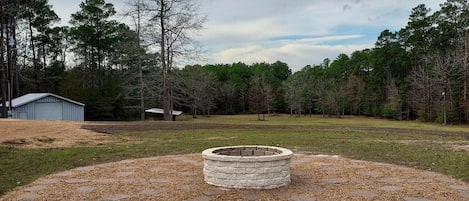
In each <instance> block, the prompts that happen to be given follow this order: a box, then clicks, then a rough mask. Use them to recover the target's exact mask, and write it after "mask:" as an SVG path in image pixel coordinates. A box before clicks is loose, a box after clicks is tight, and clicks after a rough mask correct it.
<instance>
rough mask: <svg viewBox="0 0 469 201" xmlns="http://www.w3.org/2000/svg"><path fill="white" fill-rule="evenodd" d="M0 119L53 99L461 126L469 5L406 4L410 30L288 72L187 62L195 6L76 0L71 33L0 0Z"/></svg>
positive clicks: (128, 110)
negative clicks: (33, 97)
mask: <svg viewBox="0 0 469 201" xmlns="http://www.w3.org/2000/svg"><path fill="white" fill-rule="evenodd" d="M0 5H1V9H0V25H1V26H0V55H1V56H0V69H1V77H0V78H1V80H0V84H1V88H2V94H1V97H2V99H1V102H2V103H3V104H2V105H3V107H2V115H3V117H6V114H7V112H6V111H7V109H8V108H7V107H5V106H6V104H5V103H6V101H8V100H9V99H10V98H14V97H18V96H20V95H22V94H26V93H30V92H52V93H57V94H59V95H62V96H65V97H68V98H71V99H74V100H77V101H80V102H83V103H85V104H86V107H85V117H86V119H87V120H136V119H143V118H144V116H143V114H144V112H143V110H144V109H148V108H152V107H159V108H163V109H164V111H165V114H164V116H165V119H166V120H169V119H170V118H171V114H170V113H171V111H172V110H173V109H177V110H183V111H185V112H186V113H190V114H192V115H193V116H194V117H197V115H210V114H240V113H256V114H258V117H259V119H263V118H264V114H274V113H289V114H291V115H294V116H301V115H308V114H323V115H328V116H340V115H367V116H380V117H386V118H392V119H399V120H404V119H409V120H414V119H419V120H422V121H430V122H440V123H467V121H468V119H469V101H468V94H467V93H468V90H469V89H468V84H469V83H468V74H469V72H468V71H469V66H468V65H469V64H468V62H469V56H468V55H469V28H468V27H469V6H468V5H469V4H468V2H467V0H447V1H446V2H445V3H443V4H441V6H440V9H439V10H437V11H436V12H431V11H430V10H429V9H428V8H427V7H426V6H425V5H424V4H421V5H418V6H416V7H415V8H413V9H412V12H411V13H410V16H409V21H408V23H407V26H405V27H403V28H401V29H400V30H398V31H390V30H384V31H382V32H381V34H380V35H379V36H378V38H377V41H376V44H375V46H374V47H373V48H370V49H365V50H357V51H355V52H353V53H352V54H351V55H347V54H340V55H338V56H337V57H336V58H335V59H333V60H330V59H327V58H326V59H324V61H323V62H322V63H321V64H316V65H307V66H305V67H303V68H302V69H301V70H300V71H298V72H294V73H292V72H291V69H290V68H289V66H288V65H287V64H286V63H284V62H281V61H277V62H274V63H265V62H263V63H253V64H245V63H242V62H238V63H233V64H206V65H198V64H196V65H186V66H184V67H182V68H181V67H178V66H179V65H181V64H182V63H183V62H182V60H183V59H188V58H189V59H190V58H193V57H197V56H198V55H199V53H200V47H199V46H198V44H197V43H196V41H193V40H192V39H191V38H190V35H191V34H192V33H193V32H195V31H198V30H200V29H201V28H202V25H203V23H204V21H205V16H203V15H201V14H199V12H198V11H199V7H198V5H197V4H196V3H195V1H187V0H186V1H183V0H130V1H129V2H128V5H129V6H128V7H129V10H127V11H122V13H125V16H126V17H127V19H130V21H131V22H133V24H124V23H120V22H117V21H116V20H114V19H116V15H117V14H116V11H115V9H114V7H113V5H112V4H109V3H106V2H105V1H104V0H85V1H83V2H82V3H81V4H80V10H79V11H78V12H76V13H74V14H72V15H71V21H70V26H58V25H57V22H59V21H60V19H59V17H58V16H57V15H56V13H55V12H54V11H53V9H52V7H51V6H50V5H49V4H48V1H47V0H20V1H18V0H0Z"/></svg>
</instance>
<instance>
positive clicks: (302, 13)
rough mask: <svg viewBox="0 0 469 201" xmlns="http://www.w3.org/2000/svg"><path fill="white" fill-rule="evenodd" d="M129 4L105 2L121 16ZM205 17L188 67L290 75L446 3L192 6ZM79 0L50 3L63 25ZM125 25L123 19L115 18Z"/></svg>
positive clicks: (305, 0)
mask: <svg viewBox="0 0 469 201" xmlns="http://www.w3.org/2000/svg"><path fill="white" fill-rule="evenodd" d="M127 1H128V0H107V1H106V2H109V3H112V4H114V6H115V9H116V11H117V12H118V13H119V12H123V10H124V9H125V7H126V2H127ZM196 1H197V2H199V3H200V9H201V10H200V12H201V14H203V15H206V16H207V21H206V22H205V23H204V28H203V30H201V31H200V32H199V33H198V34H197V35H196V36H195V37H194V39H195V40H197V41H198V42H199V43H200V45H202V48H203V50H204V52H205V54H204V60H200V61H192V64H196V63H197V64H207V63H208V64H231V63H235V62H244V63H246V64H252V63H256V62H259V63H260V62H267V63H274V62H276V61H282V62H285V63H287V64H288V66H289V67H290V69H292V71H293V72H295V71H298V70H300V69H301V68H303V67H304V66H306V65H316V64H320V63H322V61H323V60H324V59H325V58H329V59H331V60H334V59H335V58H336V57H337V56H338V55H339V54H341V53H345V54H348V55H350V54H351V53H352V52H354V51H357V50H363V49H366V48H372V47H373V46H374V43H375V42H376V39H377V38H378V36H379V34H380V33H381V32H382V31H384V30H385V29H389V30H391V31H398V30H399V29H401V28H403V27H405V26H406V24H407V22H408V18H409V15H410V12H411V11H412V8H414V7H416V6H417V5H419V4H425V5H426V6H427V8H430V9H431V10H432V12H433V11H436V10H439V8H440V7H439V5H440V4H441V3H444V2H445V1H444V0H196ZM80 2H81V1H79V0H49V3H50V4H51V5H53V9H54V11H55V12H56V13H57V14H58V15H59V17H60V18H61V19H62V22H61V23H62V24H67V23H68V21H69V20H70V14H72V13H75V12H76V11H78V10H79V4H80ZM116 19H117V20H118V21H121V22H125V21H126V20H125V19H122V18H119V17H117V18H116Z"/></svg>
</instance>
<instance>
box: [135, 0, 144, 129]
mask: <svg viewBox="0 0 469 201" xmlns="http://www.w3.org/2000/svg"><path fill="white" fill-rule="evenodd" d="M137 40H138V41H137V51H138V52H137V57H138V59H137V65H138V74H139V78H140V120H142V121H143V120H145V99H144V98H145V95H144V94H143V93H144V91H143V89H144V83H143V69H142V55H141V54H142V52H141V51H140V48H141V47H140V0H138V1H137Z"/></svg>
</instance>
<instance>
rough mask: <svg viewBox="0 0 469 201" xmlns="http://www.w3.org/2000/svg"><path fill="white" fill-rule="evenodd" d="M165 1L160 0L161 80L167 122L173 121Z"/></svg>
mask: <svg viewBox="0 0 469 201" xmlns="http://www.w3.org/2000/svg"><path fill="white" fill-rule="evenodd" d="M165 4H166V3H165V1H164V0H160V10H159V17H160V21H159V22H160V29H161V30H160V39H159V42H160V51H161V52H160V57H161V58H160V59H161V67H162V69H161V71H162V79H161V82H162V84H161V86H162V92H163V120H165V121H171V114H170V111H169V109H170V105H169V104H170V100H169V99H170V97H169V89H168V80H167V79H168V77H167V76H168V75H167V73H168V70H169V69H168V63H167V60H166V58H167V54H168V52H166V31H167V30H166V27H165V22H164V16H165V14H166V13H165V10H166V5H165Z"/></svg>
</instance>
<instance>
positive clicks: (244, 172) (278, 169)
mask: <svg viewBox="0 0 469 201" xmlns="http://www.w3.org/2000/svg"><path fill="white" fill-rule="evenodd" d="M292 155H293V152H292V151H290V150H288V149H285V148H280V147H271V146H231V147H217V148H211V149H207V150H205V151H203V152H202V156H203V158H204V177H205V182H207V183H208V184H211V185H215V186H221V187H227V188H246V189H272V188H277V187H281V186H285V185H288V184H289V183H290V158H291V157H292Z"/></svg>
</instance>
